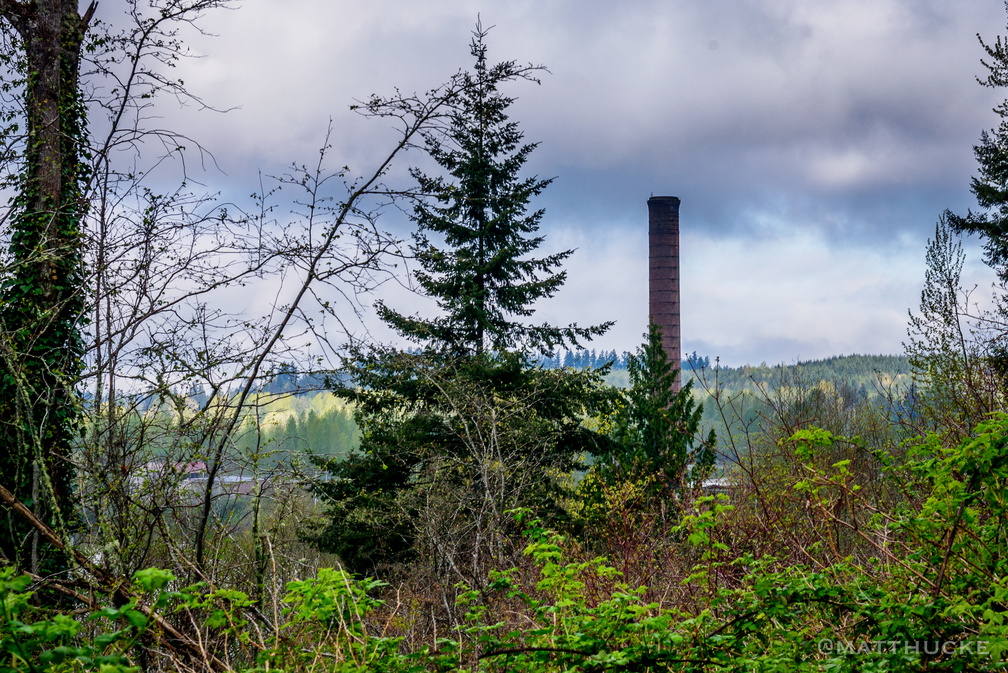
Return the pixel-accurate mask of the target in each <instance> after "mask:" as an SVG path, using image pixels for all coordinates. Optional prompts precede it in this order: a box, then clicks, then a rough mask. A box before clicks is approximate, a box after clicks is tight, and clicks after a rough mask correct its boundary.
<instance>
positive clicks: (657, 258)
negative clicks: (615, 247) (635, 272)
mask: <svg viewBox="0 0 1008 673" xmlns="http://www.w3.org/2000/svg"><path fill="white" fill-rule="evenodd" d="M679 203H680V201H679V198H678V197H675V196H652V197H651V198H650V199H648V263H649V274H648V281H649V294H650V311H649V314H650V318H651V320H653V321H654V322H655V323H656V324H657V325H658V326H659V327H661V331H662V342H663V345H664V346H665V352H666V353H668V358H669V362H671V363H673V364H674V365H675V366H676V367H678V366H679V363H680V362H681V360H682V340H681V332H680V328H679ZM680 381H681V379H680V377H678V376H677V377H676V390H678V389H679V384H680Z"/></svg>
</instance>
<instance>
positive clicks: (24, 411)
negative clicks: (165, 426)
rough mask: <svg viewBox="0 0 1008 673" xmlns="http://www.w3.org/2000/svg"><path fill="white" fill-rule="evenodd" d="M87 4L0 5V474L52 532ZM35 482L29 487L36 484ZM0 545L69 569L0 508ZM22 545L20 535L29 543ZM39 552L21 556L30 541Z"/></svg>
mask: <svg viewBox="0 0 1008 673" xmlns="http://www.w3.org/2000/svg"><path fill="white" fill-rule="evenodd" d="M94 9H95V5H94V3H92V4H91V5H90V6H89V7H88V9H87V10H86V11H85V13H84V15H83V16H82V15H81V14H80V13H79V12H78V10H77V3H76V1H74V0H36V1H35V2H14V1H13V0H7V1H6V2H0V16H2V17H3V19H5V20H6V21H8V22H9V23H10V24H11V25H12V26H14V28H15V29H16V31H17V33H18V35H19V36H20V41H19V42H18V45H17V46H18V47H20V48H21V49H22V50H23V59H24V60H23V67H24V71H23V75H24V83H23V87H24V113H25V117H26V120H25V122H26V131H27V133H26V136H25V145H24V150H23V157H22V162H23V166H22V170H21V175H20V179H19V184H18V195H17V196H16V198H15V200H14V204H13V212H12V216H11V220H10V222H11V225H10V226H11V233H10V258H11V260H12V261H13V268H12V269H10V270H8V272H7V273H6V274H5V275H4V277H3V283H2V287H0V322H2V329H3V333H2V335H3V351H2V353H0V357H2V372H0V377H2V381H0V409H2V416H0V423H2V427H0V439H2V440H3V442H4V443H5V445H6V448H7V452H6V455H5V456H4V457H3V459H2V461H3V465H2V471H0V479H2V480H3V482H4V483H5V484H7V485H8V486H9V487H13V488H11V489H10V490H11V491H12V492H13V493H14V494H15V496H17V497H18V498H19V499H20V500H21V501H22V502H23V503H25V504H26V505H28V506H29V508H30V509H31V510H33V511H34V513H35V514H36V515H37V516H39V517H40V518H41V519H42V520H44V521H46V523H48V524H49V525H50V526H51V527H52V528H53V529H55V530H57V531H59V532H62V533H64V534H65V532H66V531H67V530H68V528H69V527H70V526H71V522H72V521H73V520H74V519H75V514H74V503H73V500H72V494H71V489H72V483H73V469H72V465H71V462H70V451H71V448H72V444H73V440H74V436H75V433H76V432H77V431H78V429H79V418H80V409H79V406H80V405H79V402H78V400H77V397H76V394H75V391H74V387H75V385H76V381H77V378H78V376H79V375H80V371H81V363H80V358H81V352H82V349H81V333H80V330H81V325H80V322H81V318H82V311H83V296H82V268H81V264H82V252H83V250H82V247H83V237H82V233H81V220H82V218H83V215H84V212H85V210H86V204H85V201H84V198H83V194H82V192H83V189H82V185H83V182H84V180H85V178H86V174H87V169H86V165H85V163H84V160H83V157H84V152H85V149H84V148H85V147H86V144H85V135H86V133H85V113H84V107H83V104H82V102H81V99H80V95H79V82H78V78H79V63H80V54H81V46H82V43H83V38H84V34H85V31H86V29H87V24H88V22H89V21H90V18H91V16H92V14H93V12H94ZM33 484H37V485H38V486H37V489H35V488H33ZM3 516H4V528H3V530H2V531H0V550H2V551H3V553H4V555H5V556H6V557H7V558H8V559H10V560H12V561H15V562H16V563H17V564H18V565H19V566H21V567H23V568H30V569H31V570H32V572H34V573H36V574H39V573H41V574H45V573H50V572H54V571H58V570H60V569H62V568H64V567H65V561H64V560H63V555H62V554H56V553H54V551H55V550H54V549H53V548H52V547H51V546H50V545H48V543H46V542H45V541H41V540H38V539H31V538H34V537H37V535H38V533H37V531H35V530H34V529H33V528H31V527H29V526H27V524H26V523H25V522H23V521H20V520H18V519H17V518H16V516H15V515H14V513H13V511H12V510H10V509H6V510H5V511H3ZM29 540H30V543H29V544H25V543H26V542H29ZM29 549H31V550H37V556H36V554H35V553H32V554H31V557H29V556H28V550H29Z"/></svg>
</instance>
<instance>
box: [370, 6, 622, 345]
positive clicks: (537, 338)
mask: <svg viewBox="0 0 1008 673" xmlns="http://www.w3.org/2000/svg"><path fill="white" fill-rule="evenodd" d="M486 35H487V32H486V30H484V29H483V28H482V26H481V25H480V24H478V23H477V26H476V30H475V32H474V35H473V39H472V42H471V44H470V51H471V54H472V56H473V57H474V58H475V60H476V62H475V65H474V67H473V71H472V72H471V73H466V74H465V84H466V86H465V87H464V89H463V91H462V94H461V96H460V98H459V100H458V101H457V104H456V107H455V110H454V112H453V114H452V115H451V119H450V124H449V126H448V128H447V130H446V131H445V132H443V133H434V132H430V133H427V134H426V136H425V141H426V149H427V152H428V153H429V154H430V156H431V157H432V158H433V159H434V160H435V161H436V162H437V163H438V164H439V165H440V166H441V167H442V168H443V169H444V170H445V172H446V174H447V177H446V176H441V175H436V176H430V175H427V174H425V173H424V172H422V171H420V170H418V169H414V170H413V171H412V174H413V177H414V178H415V179H416V181H417V183H418V188H419V191H420V194H421V195H423V196H424V197H426V198H421V199H420V200H418V201H417V204H416V207H415V209H414V214H413V219H414V220H415V221H416V224H417V231H416V233H415V234H414V236H413V252H414V255H415V257H416V260H417V263H418V264H419V266H420V268H419V269H417V270H416V271H415V272H414V277H415V278H416V281H417V283H418V284H419V286H420V288H421V289H422V290H423V292H424V294H426V295H428V296H430V297H433V298H434V299H436V300H437V303H438V306H439V307H440V308H441V310H442V312H443V314H442V315H441V316H437V317H434V318H421V317H416V316H406V315H403V314H402V313H400V312H398V311H395V310H393V309H391V308H389V307H387V306H384V305H380V306H379V309H378V310H379V314H380V316H381V317H382V319H384V320H385V321H386V322H387V323H388V324H389V325H391V326H392V327H393V328H395V329H396V330H397V331H398V332H399V333H400V334H402V335H403V336H405V337H406V338H408V339H410V340H412V341H418V342H420V343H423V344H424V345H425V346H428V347H431V348H433V349H435V350H445V351H448V352H452V353H456V354H473V353H482V352H484V351H499V350H505V349H524V350H538V351H540V352H541V353H542V354H547V353H552V352H553V351H554V350H555V348H556V347H557V346H563V345H564V344H566V343H568V342H569V343H571V344H573V345H575V346H576V345H578V344H579V342H580V340H582V339H584V340H587V339H590V338H591V337H593V336H597V335H599V334H602V333H603V332H605V331H606V330H607V329H608V328H609V326H610V325H611V323H606V324H603V325H597V326H592V327H578V326H576V325H571V326H567V327H555V326H550V325H527V324H524V323H523V322H521V321H520V319H521V318H526V317H528V316H530V315H531V314H532V304H533V303H534V302H536V301H538V300H540V299H544V298H549V297H551V296H553V295H554V294H555V293H556V291H557V290H558V289H559V288H560V287H561V286H562V285H563V283H564V281H565V280H566V277H567V274H566V272H565V271H562V270H558V269H559V267H560V265H561V264H562V263H563V262H564V261H565V260H566V259H567V258H568V257H570V255H571V254H573V250H565V251H563V252H559V253H555V254H552V255H546V256H544V257H535V256H533V255H534V253H535V251H536V250H537V249H538V248H539V247H540V246H541V245H542V243H543V240H544V238H543V236H542V235H541V234H539V233H538V231H539V224H540V221H541V220H542V217H543V214H544V211H543V210H542V209H540V210H534V211H532V212H529V207H530V202H531V200H532V199H533V198H534V197H536V196H538V195H539V194H541V193H542V191H543V190H544V189H545V188H546V187H547V186H548V185H549V184H550V183H551V182H552V179H540V178H539V177H537V176H531V177H522V176H521V171H522V168H523V167H524V165H525V163H526V162H527V160H528V157H529V154H530V153H531V152H532V151H533V150H534V149H535V148H536V146H537V144H536V143H523V141H524V134H523V133H522V132H521V131H520V130H519V128H518V124H517V123H516V122H514V121H512V120H510V119H509V118H508V116H507V111H508V108H509V107H510V106H511V104H512V103H513V102H514V98H511V97H508V96H505V95H504V94H502V93H501V92H500V91H499V90H498V85H499V84H500V83H502V82H504V81H506V80H508V79H514V77H515V73H518V74H517V76H518V77H521V78H524V79H529V80H532V81H537V80H535V79H534V77H533V75H534V74H535V71H536V70H539V69H540V68H532V67H529V68H521V69H519V68H518V66H516V64H515V63H514V62H513V61H507V62H504V63H500V64H497V65H490V64H488V63H487V47H486V43H485V42H484V38H485V37H486ZM519 70H520V73H519Z"/></svg>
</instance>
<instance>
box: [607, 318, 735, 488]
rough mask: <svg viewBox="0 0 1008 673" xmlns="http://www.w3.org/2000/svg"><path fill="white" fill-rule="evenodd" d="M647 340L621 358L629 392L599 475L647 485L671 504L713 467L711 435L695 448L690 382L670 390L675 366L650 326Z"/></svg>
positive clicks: (698, 412) (697, 414)
mask: <svg viewBox="0 0 1008 673" xmlns="http://www.w3.org/2000/svg"><path fill="white" fill-rule="evenodd" d="M646 337H647V341H646V342H645V343H644V344H643V345H642V346H641V347H640V348H639V349H638V351H637V353H636V354H633V355H629V356H628V357H627V371H628V373H629V376H630V389H629V390H628V391H627V392H626V404H625V406H624V407H623V408H622V410H621V413H620V414H618V416H617V418H616V422H615V429H614V436H615V439H616V444H617V448H616V449H615V452H614V454H613V456H612V457H611V461H610V463H609V465H608V467H606V468H605V469H604V470H603V471H608V472H609V473H610V475H611V476H612V477H615V478H616V479H619V480H621V481H640V480H650V483H649V486H648V491H649V492H651V493H652V494H654V495H656V496H659V497H663V498H667V499H673V498H674V497H675V496H676V494H678V493H680V492H681V491H682V490H683V488H684V487H686V486H688V485H690V484H695V483H698V482H699V481H701V480H702V479H703V478H704V477H705V476H706V475H707V473H709V471H710V469H711V468H712V467H713V465H714V458H715V456H714V445H715V437H714V431H713V430H711V432H710V434H709V436H708V437H707V441H706V442H701V443H699V445H698V443H697V435H698V432H699V429H700V418H701V416H702V415H703V405H702V404H697V402H696V400H694V398H693V391H692V386H693V381H692V379H691V380H689V381H687V382H686V384H685V385H683V386H682V389H681V390H679V391H676V389H675V381H676V375H677V374H678V367H677V366H676V365H677V364H678V363H673V362H671V361H670V360H669V358H668V354H667V353H666V352H665V348H664V347H663V346H662V339H661V329H660V328H659V327H658V326H657V325H656V324H655V323H653V322H652V323H651V324H650V326H649V329H648V333H647V335H646Z"/></svg>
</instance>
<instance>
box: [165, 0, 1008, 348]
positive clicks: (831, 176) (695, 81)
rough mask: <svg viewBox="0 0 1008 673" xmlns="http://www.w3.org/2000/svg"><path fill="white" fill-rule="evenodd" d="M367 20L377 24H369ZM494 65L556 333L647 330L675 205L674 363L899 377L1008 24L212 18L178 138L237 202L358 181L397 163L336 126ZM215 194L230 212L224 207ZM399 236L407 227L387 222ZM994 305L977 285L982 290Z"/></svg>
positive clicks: (606, 6) (813, 10)
mask: <svg viewBox="0 0 1008 673" xmlns="http://www.w3.org/2000/svg"><path fill="white" fill-rule="evenodd" d="M365 5H367V6H365ZM477 16H479V17H480V19H481V21H482V22H483V24H484V25H487V26H490V25H492V26H494V27H493V29H492V31H491V33H490V37H489V40H488V41H489V44H490V49H491V52H490V56H491V58H493V59H497V60H502V59H515V60H518V61H521V62H531V63H536V64H539V63H541V64H544V65H546V66H547V67H548V68H549V71H550V72H549V74H544V76H543V79H542V84H541V85H540V86H536V85H533V84H517V85H516V86H515V87H514V88H513V90H512V91H511V92H510V93H512V94H513V95H515V96H516V97H517V98H518V101H517V102H516V103H515V105H514V107H513V108H512V110H513V117H514V118H515V119H517V120H518V121H519V122H520V123H521V125H522V129H523V130H524V131H525V133H526V136H527V138H528V139H529V140H533V141H537V142H540V143H541V144H540V147H539V148H538V150H537V151H536V152H535V153H534V155H533V158H532V161H531V162H530V170H531V171H534V172H536V173H538V174H539V175H541V176H556V177H557V180H556V182H555V183H554V185H553V186H551V187H550V188H549V190H548V191H547V193H546V194H545V195H544V196H543V197H542V202H541V204H540V205H542V206H544V207H546V208H547V217H546V220H545V229H546V234H547V236H548V239H549V244H550V245H551V246H554V247H555V248H560V247H570V246H574V247H578V248H579V251H578V253H577V255H575V258H574V261H573V262H572V265H571V267H570V274H569V276H570V279H569V281H568V283H569V286H568V287H567V288H565V289H564V291H563V292H562V293H561V295H560V296H558V297H557V298H556V299H555V300H554V302H552V303H549V304H544V305H543V307H542V309H541V310H542V313H543V315H544V316H546V317H549V318H551V319H556V320H558V321H564V322H567V321H571V320H576V321H577V322H580V323H583V324H584V323H591V322H599V321H602V320H607V319H613V318H615V319H616V320H618V321H619V325H618V326H617V328H616V329H615V330H614V332H613V334H612V335H611V336H610V337H608V338H606V339H604V340H603V341H602V342H601V343H600V344H599V345H600V346H601V347H605V348H610V347H612V348H617V349H622V348H628V349H629V348H633V347H634V346H635V345H636V344H637V343H638V342H639V337H640V334H641V333H642V332H643V331H644V327H645V325H644V324H643V323H644V320H645V319H646V303H647V287H646V271H645V268H646V255H647V250H646V225H647V222H646V216H647V211H646V206H645V202H646V199H647V197H648V196H649V195H651V194H671V195H676V196H679V197H681V198H682V201H683V205H682V230H683V245H682V255H683V278H682V287H683V291H684V297H683V312H684V315H683V338H684V348H686V349H687V350H693V349H696V350H698V351H701V353H702V354H706V355H710V356H711V357H714V356H718V355H721V356H722V358H723V359H724V360H726V361H729V362H731V363H741V362H746V361H750V362H759V361H764V360H765V361H767V362H777V361H785V362H789V361H794V360H796V359H799V358H803V359H807V358H811V357H822V356H827V355H832V354H839V353H847V352H895V351H898V350H899V349H900V344H901V343H902V341H903V340H904V335H905V322H906V319H905V316H906V310H907V309H908V308H911V307H913V306H914V305H915V304H916V303H917V300H918V297H919V287H920V283H921V281H922V279H923V258H924V245H925V241H926V239H927V237H928V235H929V234H930V233H931V232H933V227H934V222H935V220H936V218H937V216H938V215H939V213H940V212H941V211H942V210H944V209H945V208H953V209H955V210H959V211H962V210H965V208H966V207H968V206H969V205H970V203H971V199H970V195H969V191H968V184H969V177H970V175H972V174H973V173H974V164H975V162H974V159H973V156H972V145H973V143H975V142H976V140H977V138H978V136H979V133H980V131H981V130H982V129H984V128H988V127H991V126H993V125H995V124H996V121H997V120H996V117H995V116H994V115H993V113H992V112H991V108H992V107H993V106H994V105H995V104H996V103H997V102H998V101H999V96H1002V97H1003V95H1004V94H1003V92H1002V93H999V92H996V91H991V90H989V89H984V88H982V87H980V86H979V85H978V84H977V83H976V80H975V77H976V76H978V75H982V74H983V69H982V66H981V65H980V63H979V59H980V57H981V56H982V50H981V48H980V46H979V44H978V42H977V39H976V33H978V32H979V33H981V34H983V35H984V37H985V38H987V39H990V40H993V38H994V37H995V36H996V34H997V33H998V32H999V31H1001V30H1003V27H1004V26H1005V18H1006V17H1005V10H1004V8H1003V7H1001V6H999V4H998V3H996V2H991V1H990V0H960V1H957V2H955V3H950V2H947V0H836V1H834V2H829V3H820V2H810V1H808V0H742V1H739V0H731V1H729V0H678V1H676V2H668V1H667V0H666V1H661V0H627V1H625V2H620V3H613V2H600V1H597V0H545V1H544V0H538V1H532V0H509V2H506V3H499V2H498V3H485V2H479V1H476V0H439V1H438V2H417V1H416V0H381V1H376V2H373V3H348V2H322V1H321V0H282V1H281V0H256V1H255V2H249V3H247V4H246V6H243V7H241V8H240V9H238V10H236V11H226V12H217V13H215V14H210V15H208V16H207V17H206V22H205V24H204V25H205V26H206V28H207V29H208V30H209V31H210V32H212V33H215V34H216V37H213V38H206V37H201V36H197V35H193V36H190V44H191V45H192V47H193V49H194V50H195V51H196V52H198V53H200V54H203V55H204V56H203V57H202V58H200V59H196V60H191V61H188V62H185V63H183V64H182V65H181V66H180V68H181V70H182V75H183V78H184V79H185V81H186V83H187V85H188V86H189V87H191V88H192V89H193V90H195V91H197V92H198V93H200V94H201V95H202V96H204V97H205V98H207V99H208V100H209V101H210V102H212V103H214V104H215V105H217V106H218V107H232V106H240V107H238V108H237V109H235V110H233V111H232V112H229V113H228V114H226V115H217V114H213V113H203V112H197V111H195V110H192V109H188V110H178V111H176V110H169V111H166V112H165V113H164V114H165V115H166V116H167V117H169V121H171V122H172V123H177V124H179V125H181V126H183V127H184V128H188V129H190V130H189V132H190V133H191V134H192V135H193V136H195V137H197V138H199V139H200V140H202V141H203V142H204V143H205V144H206V145H207V146H208V147H209V148H210V149H211V150H212V151H214V153H215V155H216V158H217V161H218V163H219V165H220V166H221V169H222V170H223V171H224V172H225V173H226V174H227V175H226V176H223V177H219V176H218V177H214V176H208V178H207V179H208V180H220V181H221V182H222V184H225V185H230V186H231V187H230V188H233V189H234V190H236V191H247V188H245V187H241V185H243V184H245V185H247V184H249V183H250V182H251V181H253V180H254V179H255V178H254V176H255V175H256V172H257V171H258V170H260V169H261V170H265V171H267V172H269V171H276V170H279V168H280V167H282V166H284V165H286V164H287V163H289V162H291V161H304V160H310V159H311V158H312V157H313V156H315V153H316V152H317V148H318V146H319V144H320V142H321V141H322V137H323V134H324V131H325V127H326V125H327V121H328V119H329V118H330V117H332V118H333V120H334V124H335V131H336V133H335V136H334V138H333V142H334V155H335V156H337V157H339V159H338V161H339V162H340V163H341V164H342V163H347V164H348V165H350V166H351V167H359V168H360V169H361V170H364V169H366V168H367V166H368V165H369V162H373V161H374V158H375V156H376V152H377V151H378V150H380V149H381V148H382V146H383V143H386V142H387V141H388V139H389V136H388V133H387V130H386V129H383V128H382V127H380V125H375V124H372V123H368V122H366V121H365V120H362V119H360V118H359V117H357V116H355V115H353V114H351V113H349V112H348V110H347V106H348V104H349V103H350V102H352V100H353V99H355V98H358V99H359V98H364V97H366V96H367V95H369V94H370V93H372V92H378V93H388V92H391V91H392V90H393V87H396V86H398V87H400V88H402V89H403V90H425V89H427V88H430V87H432V86H435V85H437V84H438V83H440V82H441V81H443V80H444V79H445V78H446V77H447V76H448V75H449V74H451V73H452V72H454V71H456V70H458V69H459V68H465V67H467V66H468V65H469V61H470V59H469V55H468V39H469V33H470V31H471V30H472V27H473V25H474V23H475V21H476V18H477ZM226 188H227V187H226ZM390 226H393V227H399V226H402V225H401V223H397V222H394V221H392V222H390ZM984 282H986V280H984Z"/></svg>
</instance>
